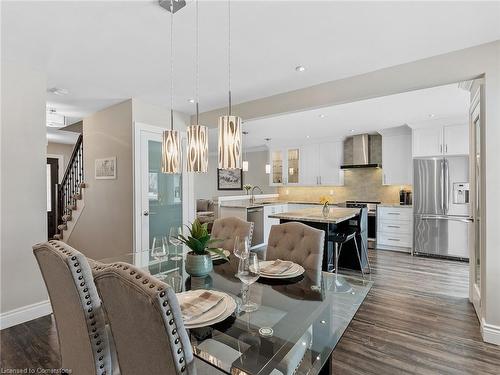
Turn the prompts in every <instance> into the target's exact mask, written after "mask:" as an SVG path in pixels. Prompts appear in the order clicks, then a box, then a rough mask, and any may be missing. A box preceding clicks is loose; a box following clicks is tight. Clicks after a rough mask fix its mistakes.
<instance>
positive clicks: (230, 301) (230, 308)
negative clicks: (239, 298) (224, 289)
mask: <svg viewBox="0 0 500 375" xmlns="http://www.w3.org/2000/svg"><path fill="white" fill-rule="evenodd" d="M223 294H225V293H223ZM224 299H227V307H226V311H224V313H223V314H222V315H220V316H218V317H217V318H214V319H212V320H209V321H206V322H203V323H197V324H189V323H184V327H186V328H187V329H192V328H200V327H208V326H211V325H214V324H217V323H220V322H222V321H224V320H226V319H227V318H229V317H230V316H231V315H232V314H233V312H234V310H236V301H235V300H234V298H233V297H231V296H230V295H229V294H226V296H225V297H224ZM221 303H222V302H221Z"/></svg>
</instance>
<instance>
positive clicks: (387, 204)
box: [377, 203, 413, 208]
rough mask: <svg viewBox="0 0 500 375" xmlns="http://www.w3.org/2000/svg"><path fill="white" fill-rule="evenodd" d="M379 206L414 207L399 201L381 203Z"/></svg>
mask: <svg viewBox="0 0 500 375" xmlns="http://www.w3.org/2000/svg"><path fill="white" fill-rule="evenodd" d="M377 207H397V208H413V206H412V205H411V204H399V203H380V204H378V205H377Z"/></svg>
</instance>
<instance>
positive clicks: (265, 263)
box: [259, 260, 301, 277]
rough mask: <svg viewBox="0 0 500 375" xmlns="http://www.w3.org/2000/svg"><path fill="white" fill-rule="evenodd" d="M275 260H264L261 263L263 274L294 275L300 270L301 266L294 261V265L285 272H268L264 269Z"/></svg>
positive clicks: (266, 275) (261, 272)
mask: <svg viewBox="0 0 500 375" xmlns="http://www.w3.org/2000/svg"><path fill="white" fill-rule="evenodd" d="M274 262H275V261H274V260H268V261H262V262H260V263H259V266H260V274H261V275H262V276H265V277H268V276H290V275H294V274H295V273H297V271H299V270H300V268H301V266H300V265H298V264H297V263H293V265H292V266H291V267H290V268H289V269H288V270H286V271H285V272H282V273H280V274H276V273H267V272H264V271H263V270H262V269H263V268H265V267H267V266H269V265H271V264H273V263H274Z"/></svg>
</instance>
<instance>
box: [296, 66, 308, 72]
mask: <svg viewBox="0 0 500 375" xmlns="http://www.w3.org/2000/svg"><path fill="white" fill-rule="evenodd" d="M295 70H296V71H297V72H303V71H304V70H306V68H304V66H302V65H299V66H296V67H295Z"/></svg>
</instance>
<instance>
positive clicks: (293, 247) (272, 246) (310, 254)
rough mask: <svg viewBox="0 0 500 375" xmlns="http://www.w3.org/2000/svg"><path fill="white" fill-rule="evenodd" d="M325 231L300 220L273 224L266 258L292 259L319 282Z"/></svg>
mask: <svg viewBox="0 0 500 375" xmlns="http://www.w3.org/2000/svg"><path fill="white" fill-rule="evenodd" d="M324 243H325V232H324V231H322V230H319V229H316V228H312V227H310V226H308V225H305V224H303V223H298V222H289V223H284V224H279V225H273V226H272V227H271V232H270V233H269V240H268V244H267V250H266V259H267V260H274V259H282V260H290V261H292V262H295V263H297V264H300V265H301V266H302V267H304V268H305V269H306V271H309V272H308V274H309V277H311V279H312V280H313V281H314V282H315V283H319V281H320V280H321V264H322V260H323V247H324Z"/></svg>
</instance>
